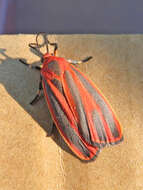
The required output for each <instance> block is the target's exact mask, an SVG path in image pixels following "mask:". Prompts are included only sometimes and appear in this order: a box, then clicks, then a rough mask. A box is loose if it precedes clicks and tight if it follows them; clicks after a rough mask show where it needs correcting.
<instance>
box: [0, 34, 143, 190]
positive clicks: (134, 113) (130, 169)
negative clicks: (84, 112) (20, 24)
mask: <svg viewBox="0 0 143 190" xmlns="http://www.w3.org/2000/svg"><path fill="white" fill-rule="evenodd" d="M49 39H50V40H51V41H56V42H58V44H59V51H58V54H59V55H60V56H64V57H66V58H71V59H81V58H84V57H85V56H88V55H92V56H93V57H94V58H93V59H92V60H91V61H90V62H88V63H85V64H82V65H80V66H78V67H79V68H80V70H81V71H83V72H84V73H86V75H87V76H89V77H90V78H91V79H92V80H93V81H94V83H95V84H96V85H97V86H98V87H99V88H100V89H101V90H102V92H103V93H104V95H105V96H106V97H107V98H108V100H109V102H110V103H111V105H112V107H113V109H114V110H115V111H116V113H117V116H118V118H119V119H120V122H121V124H122V126H123V132H124V139H125V140H124V142H123V143H121V144H119V145H118V146H113V147H109V148H104V149H103V151H102V152H101V153H100V154H99V156H98V158H97V160H96V161H94V162H91V163H83V162H81V161H79V160H78V159H77V158H75V157H74V156H73V155H72V154H71V153H70V151H69V150H68V148H67V147H66V146H65V144H64V143H63V141H62V140H61V138H59V135H58V133H57V131H56V130H55V131H54V135H53V137H52V138H51V137H46V133H48V131H49V130H50V126H51V118H50V115H49V112H48V109H47V106H46V103H45V101H44V99H41V101H39V102H38V103H37V104H36V105H35V106H33V107H32V106H30V105H29V101H30V100H32V98H33V97H34V95H35V93H36V91H37V88H38V81H39V73H38V71H35V70H29V69H28V68H27V67H25V66H24V65H22V64H21V63H20V62H19V61H18V58H25V59H26V60H27V61H28V62H29V63H37V62H38V61H39V58H38V57H37V56H35V55H34V54H33V53H32V52H31V51H29V48H28V43H30V42H34V40H35V36H34V35H11V36H0V190H29V189H30V190H44V189H45V190H95V189H98V190H105V189H106V190H115V189H116V190H133V189H135V190H142V189H143V148H142V146H143V124H142V123H143V35H110V36H106V35H67V36H66V35H52V36H51V35H50V36H49ZM63 149H64V150H63Z"/></svg>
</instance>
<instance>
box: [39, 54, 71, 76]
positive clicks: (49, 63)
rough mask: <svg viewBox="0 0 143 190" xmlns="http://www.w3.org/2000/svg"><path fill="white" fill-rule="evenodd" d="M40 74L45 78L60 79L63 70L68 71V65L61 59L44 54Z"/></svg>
mask: <svg viewBox="0 0 143 190" xmlns="http://www.w3.org/2000/svg"><path fill="white" fill-rule="evenodd" d="M43 58H44V61H43V67H42V70H41V74H42V75H43V76H45V77H47V78H50V79H52V78H57V79H58V78H60V77H62V75H63V73H64V72H65V70H68V68H69V63H68V62H67V61H66V60H65V59H64V58H62V57H57V56H53V55H51V54H48V53H47V54H45V55H44V57H43Z"/></svg>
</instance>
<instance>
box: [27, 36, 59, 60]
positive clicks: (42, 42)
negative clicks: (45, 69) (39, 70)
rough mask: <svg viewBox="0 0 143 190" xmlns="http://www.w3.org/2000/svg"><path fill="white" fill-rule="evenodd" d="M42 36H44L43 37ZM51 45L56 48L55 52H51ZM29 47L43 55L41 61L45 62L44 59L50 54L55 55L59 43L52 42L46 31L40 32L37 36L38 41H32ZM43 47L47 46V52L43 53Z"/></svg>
mask: <svg viewBox="0 0 143 190" xmlns="http://www.w3.org/2000/svg"><path fill="white" fill-rule="evenodd" d="M41 37H42V38H41ZM49 46H53V47H54V50H53V53H50V52H49ZM29 47H30V48H31V49H32V50H34V53H35V54H36V55H38V56H39V57H41V61H42V62H43V61H44V59H46V58H48V57H49V56H55V55H56V51H57V48H58V45H57V43H51V42H50V41H49V40H48V38H47V34H46V33H38V34H37V36H36V43H30V44H29ZM43 47H46V53H42V52H41V51H40V49H41V48H42V49H43Z"/></svg>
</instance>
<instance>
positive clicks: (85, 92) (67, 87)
mask: <svg viewBox="0 0 143 190" xmlns="http://www.w3.org/2000/svg"><path fill="white" fill-rule="evenodd" d="M51 57H52V56H51ZM41 75H42V79H43V88H44V94H45V97H46V100H47V103H48V107H49V110H50V112H51V115H52V118H53V120H54V123H55V125H56V127H57V128H58V130H59V132H60V134H61V135H62V137H63V138H64V140H65V142H66V143H67V144H68V145H69V147H70V148H71V149H72V151H73V152H74V153H75V154H76V155H77V156H78V157H79V158H81V159H83V160H92V159H94V158H95V157H96V156H97V155H98V153H99V150H100V148H102V147H104V146H105V145H107V144H111V145H112V144H117V143H119V142H120V141H121V140H122V133H121V128H120V124H119V122H118V120H117V119H116V117H115V114H114V113H113V111H112V109H111V107H110V106H109V104H108V103H107V101H106V100H105V98H104V96H103V95H102V94H101V92H100V91H99V90H98V89H97V88H96V87H95V86H94V85H93V83H92V82H91V81H90V80H89V79H87V78H86V77H85V76H84V74H83V73H81V72H80V71H79V70H78V69H77V68H75V67H74V66H73V65H70V64H69V63H68V62H67V61H66V60H65V59H63V58H58V57H54V56H53V57H52V58H51V59H49V60H48V61H45V62H44V65H43V68H42V71H41Z"/></svg>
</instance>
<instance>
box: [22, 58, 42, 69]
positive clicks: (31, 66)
mask: <svg viewBox="0 0 143 190" xmlns="http://www.w3.org/2000/svg"><path fill="white" fill-rule="evenodd" d="M19 61H20V62H21V63H23V64H24V65H26V66H28V67H29V68H31V69H33V68H34V69H36V70H41V67H40V66H34V65H30V64H28V63H26V62H25V61H24V60H22V59H19Z"/></svg>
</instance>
